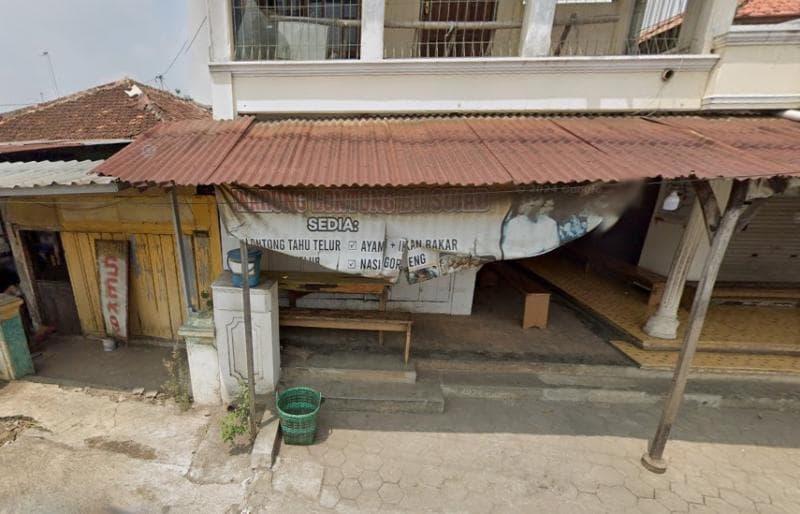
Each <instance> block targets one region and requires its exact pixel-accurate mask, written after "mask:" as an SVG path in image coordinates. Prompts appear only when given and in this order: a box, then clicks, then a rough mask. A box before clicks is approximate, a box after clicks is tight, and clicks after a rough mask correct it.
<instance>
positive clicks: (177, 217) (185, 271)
mask: <svg viewBox="0 0 800 514" xmlns="http://www.w3.org/2000/svg"><path fill="white" fill-rule="evenodd" d="M170 199H171V200H172V224H173V228H174V229H175V246H176V247H177V249H178V257H179V258H180V261H181V276H182V277H183V283H182V284H181V286H182V287H183V297H184V298H185V299H186V312H187V313H188V314H191V313H192V312H194V306H193V305H192V297H191V293H190V290H189V279H190V276H189V262H188V257H187V254H186V243H185V242H184V241H183V231H182V230H181V212H180V208H179V206H178V188H177V187H175V184H172V188H171V189H170Z"/></svg>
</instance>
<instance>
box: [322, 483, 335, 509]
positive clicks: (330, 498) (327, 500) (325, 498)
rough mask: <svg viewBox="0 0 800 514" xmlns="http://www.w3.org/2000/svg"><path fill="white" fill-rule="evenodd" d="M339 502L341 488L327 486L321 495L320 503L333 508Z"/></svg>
mask: <svg viewBox="0 0 800 514" xmlns="http://www.w3.org/2000/svg"><path fill="white" fill-rule="evenodd" d="M337 503H339V490H338V489H337V488H335V487H333V486H325V487H323V488H322V493H320V496H319V504H320V505H322V506H323V507H325V508H328V509H332V508H334V507H336V504H337Z"/></svg>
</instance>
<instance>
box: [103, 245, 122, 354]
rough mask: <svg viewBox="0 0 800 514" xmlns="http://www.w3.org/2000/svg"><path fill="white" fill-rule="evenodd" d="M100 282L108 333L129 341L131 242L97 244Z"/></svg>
mask: <svg viewBox="0 0 800 514" xmlns="http://www.w3.org/2000/svg"><path fill="white" fill-rule="evenodd" d="M95 251H96V253H97V271H98V278H99V280H100V310H101V311H102V313H103V322H104V323H105V327H106V334H107V335H108V336H109V337H112V338H114V339H117V340H122V341H125V340H127V339H128V242H127V241H104V240H98V241H95Z"/></svg>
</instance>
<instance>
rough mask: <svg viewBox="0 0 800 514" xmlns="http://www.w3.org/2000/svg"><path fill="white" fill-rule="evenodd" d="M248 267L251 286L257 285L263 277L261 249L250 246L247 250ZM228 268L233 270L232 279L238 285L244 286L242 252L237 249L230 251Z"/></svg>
mask: <svg viewBox="0 0 800 514" xmlns="http://www.w3.org/2000/svg"><path fill="white" fill-rule="evenodd" d="M247 263H248V266H247V269H248V270H249V273H250V274H249V276H248V279H249V280H248V281H247V282H248V283H249V284H250V287H255V286H257V285H258V282H259V280H260V278H261V250H257V249H255V248H249V249H248V250H247ZM228 269H229V270H231V280H232V281H233V285H234V286H236V287H242V273H241V271H242V252H241V251H240V250H239V248H237V249H236V250H230V251H228Z"/></svg>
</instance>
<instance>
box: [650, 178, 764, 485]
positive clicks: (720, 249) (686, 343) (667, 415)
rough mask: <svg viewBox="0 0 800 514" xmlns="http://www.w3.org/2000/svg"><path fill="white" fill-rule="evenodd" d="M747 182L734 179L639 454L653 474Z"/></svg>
mask: <svg viewBox="0 0 800 514" xmlns="http://www.w3.org/2000/svg"><path fill="white" fill-rule="evenodd" d="M748 188H749V181H746V180H745V181H742V182H734V184H733V190H732V191H731V196H730V198H729V199H728V206H727V208H726V209H725V213H724V214H723V215H722V217H721V219H720V222H719V228H718V229H717V231H716V232H715V233H714V237H713V239H712V241H711V250H710V252H709V254H708V257H707V258H706V263H705V266H704V267H703V275H702V277H701V278H700V283H699V284H698V286H697V293H696V294H695V297H694V302H693V303H692V310H691V313H690V315H689V324H688V325H687V327H686V334H685V335H684V339H683V346H682V347H681V352H680V355H679V356H678V363H677V365H676V367H675V374H674V376H673V378H672V386H671V389H670V392H669V396H668V397H667V401H666V403H665V404H664V411H663V412H662V414H661V420H660V421H659V423H658V428H657V429H656V433H655V435H654V436H653V439H652V441H650V444H649V446H648V448H647V452H646V453H645V454H644V455H643V456H642V465H643V466H644V467H645V468H646V469H648V470H649V471H652V472H653V473H664V472H665V471H666V470H667V464H666V461H665V460H664V448H665V447H666V445H667V439H668V438H669V434H670V431H671V430H672V426H673V424H674V423H675V419H676V418H677V416H678V409H679V408H680V406H681V403H683V395H684V392H685V391H686V383H687V381H688V379H689V371H690V370H691V367H692V360H693V358H694V354H695V352H696V351H697V343H698V341H699V340H700V332H701V331H702V330H703V324H704V322H705V319H706V314H707V313H708V306H709V304H710V302H711V292H712V291H713V289H714V284H715V283H716V281H717V275H718V274H719V269H720V267H721V265H722V260H723V259H724V257H725V252H726V250H727V249H728V244H729V243H730V240H731V237H732V236H733V234H734V232H735V230H736V227H737V225H738V224H739V219H740V218H741V216H742V214H743V213H744V211H745V210H746V209H747V204H746V203H745V200H746V198H747V193H748Z"/></svg>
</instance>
